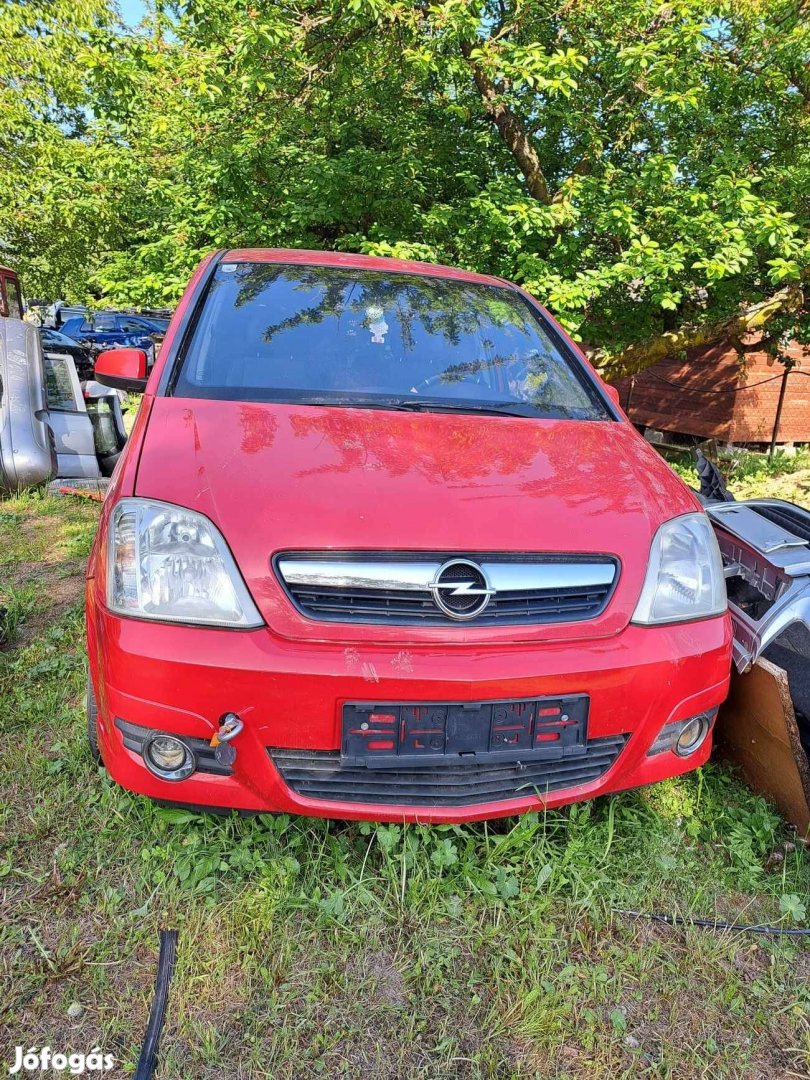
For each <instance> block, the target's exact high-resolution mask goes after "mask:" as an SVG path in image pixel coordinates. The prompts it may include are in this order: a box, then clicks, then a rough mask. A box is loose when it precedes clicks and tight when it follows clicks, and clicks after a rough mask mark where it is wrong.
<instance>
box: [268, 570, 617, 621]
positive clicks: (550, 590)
mask: <svg viewBox="0 0 810 1080" xmlns="http://www.w3.org/2000/svg"><path fill="white" fill-rule="evenodd" d="M450 561H451V562H452V561H453V560H450ZM461 561H463V562H467V565H468V566H469V565H470V563H469V561H466V560H461ZM442 565H443V564H442V561H441V560H436V561H428V560H420V559H415V558H413V557H411V559H408V558H406V557H402V556H400V558H399V559H397V560H393V559H388V560H382V559H379V560H378V561H374V560H373V559H369V558H367V559H365V560H363V561H357V562H354V561H352V559H351V558H350V557H349V558H343V559H340V560H338V559H334V560H332V561H329V562H325V561H324V560H319V559H318V558H317V557H305V558H301V557H292V558H290V557H287V556H282V557H279V558H277V559H276V560H275V566H276V571H277V573H278V575H279V577H280V579H281V581H282V583H283V585H284V586H285V589H286V591H287V593H288V595H289V597H290V599H291V600H292V601H293V603H294V604H295V606H296V607H297V608H298V610H299V611H300V612H301V613H302V614H303V615H306V616H308V617H309V618H311V619H318V620H319V621H324V622H355V623H376V624H385V623H388V624H394V625H419V626H448V625H454V624H456V623H457V620H458V619H463V620H465V621H468V622H469V624H470V625H475V626H491V625H493V624H494V625H498V624H500V625H518V624H544V623H560V622H578V621H582V620H584V619H593V618H596V616H598V615H600V614H601V613H602V612H603V611H604V609H605V607H606V606H607V603H608V601H609V599H610V597H611V594H612V592H613V589H614V587H615V584H616V578H617V576H618V568H617V563H616V561H615V560H614V559H612V558H610V557H607V556H602V557H599V556H597V557H587V558H585V557H582V558H581V559H577V558H575V557H574V558H565V557H542V556H538V557H537V558H535V559H533V560H532V559H526V560H524V561H516V560H508V559H507V558H506V557H500V558H499V557H493V556H481V557H480V564H474V566H475V568H476V569H478V570H480V569H483V570H484V571H486V578H485V579H483V580H484V581H485V582H488V583H490V584H491V585H492V587H493V588H492V595H491V596H490V597H489V599H488V602H487V603H486V604H485V606H484V607H483V609H482V610H480V611H479V612H478V613H476V614H472V615H469V614H465V608H466V609H467V610H470V602H469V600H468V599H467V596H466V595H464V594H461V595H459V596H453V595H452V588H453V582H454V580H456V581H459V583H463V581H464V578H465V576H466V577H468V578H470V579H471V582H472V584H471V587H473V586H475V587H479V588H480V582H479V581H476V580H475V577H474V573H475V571H473V574H472V575H471V574H469V573H468V574H465V572H464V567H463V566H462V567H461V568H459V567H456V566H454V567H452V568H451V569H450V571H449V572H448V574H447V576H446V577H445V579H444V581H445V584H444V586H443V588H444V589H445V590H446V592H445V594H444V600H445V606H446V607H447V606H450V605H452V606H453V607H455V608H456V609H457V610H456V613H455V617H454V616H453V613H452V612H450V613H448V612H446V611H443V610H442V609H441V607H440V605H439V604H438V603H437V601H436V598H435V596H434V593H433V592H432V591H431V590H432V588H433V586H432V585H431V584H430V582H431V580H433V579H434V577H435V575H436V574H437V573H439V571H440V569H441V567H442ZM445 565H446V564H445ZM523 583H525V587H522V584H523ZM470 595H471V597H472V599H473V600H477V599H478V597H477V596H475V595H474V594H472V593H471V594H470ZM477 606H478V605H476V607H477Z"/></svg>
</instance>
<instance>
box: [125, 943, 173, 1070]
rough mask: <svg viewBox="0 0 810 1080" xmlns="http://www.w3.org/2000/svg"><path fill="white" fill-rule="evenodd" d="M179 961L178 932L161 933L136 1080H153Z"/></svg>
mask: <svg viewBox="0 0 810 1080" xmlns="http://www.w3.org/2000/svg"><path fill="white" fill-rule="evenodd" d="M176 959H177V931H176V930H161V931H160V956H159V957H158V967H157V977H156V979H155V996H154V998H153V999H152V1008H151V1009H150V1010H149V1022H148V1023H147V1025H146V1034H145V1035H144V1038H143V1046H142V1047H141V1056H140V1057H139V1058H138V1067H137V1069H136V1070H135V1077H134V1080H151V1078H152V1076H153V1075H154V1072H155V1066H156V1065H157V1054H158V1044H159V1042H160V1032H161V1030H162V1028H163V1021H164V1019H165V1016H166V1002H167V1000H168V997H169V984H170V983H171V981H172V974H173V972H174V965H175V961H176Z"/></svg>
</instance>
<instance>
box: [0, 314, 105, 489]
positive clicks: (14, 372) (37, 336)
mask: <svg viewBox="0 0 810 1080" xmlns="http://www.w3.org/2000/svg"><path fill="white" fill-rule="evenodd" d="M59 336H60V335H58V334H57V335H56V337H57V338H58V337H59ZM87 373H88V372H87V368H86V365H85V366H84V369H83V374H85V375H86V374H87ZM125 441H126V433H125V430H124V422H123V416H122V413H121V404H120V401H119V396H118V394H116V392H115V391H110V390H109V389H107V388H106V387H103V386H100V385H99V384H98V383H95V382H93V381H89V380H88V381H84V382H82V381H81V379H80V374H79V372H77V369H76V361H75V356H74V354H73V353H72V352H67V351H64V350H63V348H62V347H61V345H60V344H59V343H58V342H57V343H56V345H55V346H54V345H53V344H52V339H50V341H49V339H48V338H46V337H45V336H44V335H43V334H42V333H41V331H38V330H37V328H36V327H35V326H33V325H32V324H31V323H27V322H25V321H23V320H22V319H15V318H2V319H0V493H2V492H9V491H17V490H19V489H20V488H23V487H30V486H33V485H36V484H41V483H43V482H44V481H46V480H50V479H52V478H54V477H58V478H64V479H77V478H81V479H82V480H97V479H99V477H101V476H109V475H110V473H112V471H113V469H114V467H115V464H116V462H117V461H118V457H119V456H120V453H121V450H122V448H123V446H124V442H125Z"/></svg>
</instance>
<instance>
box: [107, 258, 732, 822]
mask: <svg viewBox="0 0 810 1080" xmlns="http://www.w3.org/2000/svg"><path fill="white" fill-rule="evenodd" d="M97 375H98V377H99V378H100V379H101V380H102V381H104V382H107V383H109V384H111V385H116V386H123V387H125V388H126V387H128V388H130V389H144V387H145V396H144V398H143V402H142V404H141V408H140V411H139V413H138V417H137V421H136V423H135V427H134V430H133V432H132V436H131V438H130V440H129V443H128V445H127V447H126V450H125V452H124V455H123V458H122V461H121V462H120V465H119V467H118V469H117V471H116V474H115V477H114V479H113V483H112V486H111V488H110V491H109V494H108V496H107V499H106V502H105V504H104V509H103V514H102V518H101V524H100V528H99V532H98V536H97V538H96V542H95V546H94V548H93V553H92V556H91V559H90V564H89V570H88V582H87V643H88V651H89V657H90V684H89V687H88V714H89V733H90V739H91V743H92V745H93V747H94V749H95V751H96V753H99V754H100V756H101V758H102V759H103V761H104V763H105V765H106V767H107V769H108V770H109V772H110V773H111V775H112V776H113V778H114V779H115V780H116V781H118V782H119V783H120V784H122V785H123V786H124V787H126V788H129V789H130V790H132V791H136V792H141V793H143V794H145V795H150V796H153V797H155V798H159V799H164V800H174V801H177V802H182V803H186V804H191V805H195V806H201V807H235V808H238V809H244V810H267V811H284V812H287V813H297V814H314V815H322V816H328V817H339V818H368V819H373V820H377V821H395V820H396V821H425V822H429V821H433V822H458V821H471V820H476V819H480V818H487V817H498V816H503V815H507V814H514V813H518V812H520V811H525V810H536V809H538V808H540V807H543V806H557V805H560V804H562V803H569V802H572V801H575V800H581V799H587V798H591V797H592V796H595V795H599V794H602V793H604V792H612V791H619V790H621V789H623V788H630V787H635V786H637V785H640V784H649V783H651V782H654V781H657V780H661V779H663V778H665V777H670V776H674V775H675V774H677V773H682V772H684V771H686V770H688V769H692V768H694V767H695V766H696V765H700V764H701V763H702V762H704V761H705V760H706V758H707V757H708V755H709V751H710V745H711V728H712V724H713V720H714V717H715V714H716V711H717V708H718V706H719V705H720V703H721V702H722V701H723V698H724V696H725V694H726V691H727V688H728V680H729V667H730V653H731V629H730V623H729V618H728V615H727V613H726V594H725V586H724V580H723V568H722V564H721V560H720V555H719V551H718V547H717V543H716V541H715V537H714V534H713V532H712V528H711V526H710V524H709V522H708V519H707V518H706V516H705V515H704V514H703V513H702V511H701V509H700V505H699V503H698V501H697V499H696V497H695V496H694V495H693V494H692V493H691V492H690V491H689V489H688V488H687V487H686V486H685V485H684V484H683V483H682V482H681V481H680V480H679V479H678V477H677V476H675V474H674V473H673V472H671V471H670V469H669V468H668V467H667V465H666V464H665V463H664V462H663V461H662V460H661V459H660V458H659V457H658V456H657V455H656V453H655V452H654V451H653V450H652V449H651V448H650V447H648V446H647V444H646V443H645V442H644V440H643V439H642V438H641V437H640V436H639V435H638V434H637V433H636V431H635V430H634V429H633V427H632V426H631V424H630V423H629V422H628V420H627V418H626V417H625V416H624V415H623V413H622V412H621V410H620V409H619V408H618V405H617V403H616V399H615V394H614V393H612V392H611V391H609V390H608V388H607V387H606V386H605V385H604V384H603V383H602V382H601V381H600V379H599V377H598V376H597V375H596V373H595V372H594V370H593V369H592V368H591V367H590V366H589V364H588V362H587V360H586V359H585V357H584V356H583V355H582V353H581V352H580V351H579V350H578V349H577V348H576V346H575V345H574V344H573V343H572V342H571V341H570V340H569V339H568V338H567V337H566V335H565V334H564V333H563V332H562V330H561V329H560V327H559V326H558V325H557V324H556V323H555V321H554V320H553V319H552V318H551V317H550V316H549V314H548V313H547V312H546V311H545V310H543V308H541V307H540V306H539V305H538V304H537V302H536V301H535V300H534V299H533V298H532V297H531V296H529V295H528V294H527V293H525V292H523V291H522V290H521V289H519V288H517V287H516V286H515V285H511V284H509V283H508V282H505V281H501V280H498V279H495V278H490V277H483V276H481V275H478V274H473V273H468V272H466V271H462V270H454V269H449V268H447V267H443V266H433V265H425V264H420V263H412V262H400V261H396V260H391V259H379V258H371V257H364V256H359V255H343V254H328V253H324V252H306V251H282V250H241V251H224V252H219V253H217V254H215V255H212V256H210V257H208V258H207V259H206V260H205V261H204V262H203V264H202V265H201V266H200V267H199V269H198V270H197V272H196V273H195V275H194V277H193V279H192V281H191V283H190V285H189V287H188V289H187V291H186V294H185V296H184V297H183V300H182V302H181V304H180V306H179V308H178V310H177V312H176V314H175V316H174V319H173V320H172V323H171V326H170V328H169V330H168V333H167V336H166V340H165V343H164V346H163V349H162V351H161V353H160V356H159V359H158V360H157V362H156V364H155V366H154V369H153V370H152V372H151V375H150V376H149V379H148V383H147V382H146V381H145V377H146V358H145V356H144V354H143V353H140V352H138V351H137V350H118V351H116V352H113V353H107V354H103V355H102V357H101V358H100V359H99V362H98V367H97Z"/></svg>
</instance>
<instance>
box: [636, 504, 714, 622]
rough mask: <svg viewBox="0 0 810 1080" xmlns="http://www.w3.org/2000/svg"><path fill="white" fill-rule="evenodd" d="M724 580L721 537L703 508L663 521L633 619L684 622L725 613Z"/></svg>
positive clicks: (656, 535) (654, 539) (654, 541)
mask: <svg viewBox="0 0 810 1080" xmlns="http://www.w3.org/2000/svg"><path fill="white" fill-rule="evenodd" d="M727 606H728V601H727V599H726V581H725V576H724V574H723V560H722V558H721V556H720V548H719V547H718V545H717V537H716V536H715V535H714V529H713V528H712V526H711V522H710V521H709V519H708V518H707V517H706V515H705V514H701V513H695V514H684V515H683V517H677V518H673V519H672V520H671V521H667V522H665V523H664V524H663V525H662V526H661V527H660V529H659V530H658V532H657V533H656V534H655V537H654V538H653V542H652V547H651V548H650V561H649V564H648V566H647V576H646V578H645V579H644V587H643V588H642V590H641V596H640V597H639V601H638V604H637V605H636V610H635V612H634V613H633V620H632V621H633V622H634V623H642V624H644V625H647V626H650V625H654V624H656V623H673V622H685V621H687V620H690V619H705V618H707V617H708V616H710V615H721V614H722V613H723V612H724V611H725V610H726V608H727Z"/></svg>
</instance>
